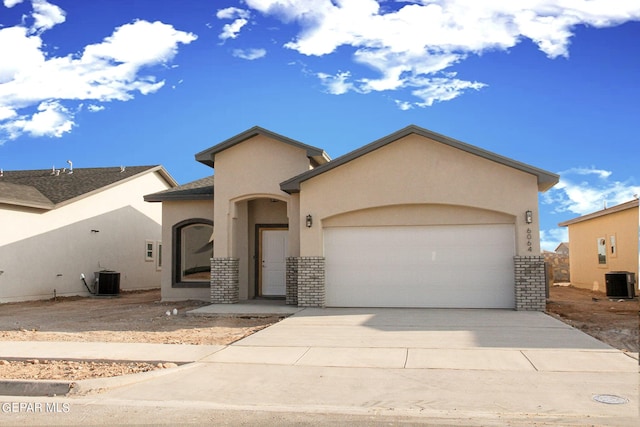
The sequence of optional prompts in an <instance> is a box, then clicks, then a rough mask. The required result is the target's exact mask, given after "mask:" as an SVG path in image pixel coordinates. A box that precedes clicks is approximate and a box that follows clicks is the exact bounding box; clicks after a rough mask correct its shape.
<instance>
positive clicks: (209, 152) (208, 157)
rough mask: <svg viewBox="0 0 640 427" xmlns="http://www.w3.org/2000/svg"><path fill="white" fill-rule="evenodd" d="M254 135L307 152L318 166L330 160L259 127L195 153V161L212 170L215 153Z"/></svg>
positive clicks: (320, 151) (319, 153)
mask: <svg viewBox="0 0 640 427" xmlns="http://www.w3.org/2000/svg"><path fill="white" fill-rule="evenodd" d="M256 135H264V136H267V137H269V138H271V139H275V140H278V141H281V142H284V143H286V144H289V145H292V146H294V147H298V148H301V149H304V150H306V152H307V157H308V158H309V159H313V160H314V161H315V162H316V163H318V164H325V163H327V162H328V161H329V160H330V158H329V156H328V155H327V153H325V152H324V150H322V149H320V148H317V147H313V146H311V145H307V144H304V143H302V142H300V141H296V140H295V139H291V138H288V137H286V136H283V135H280V134H277V133H275V132H271V131H270V130H267V129H264V128H262V127H260V126H254V127H252V128H251V129H248V130H246V131H244V132H242V133H239V134H238V135H236V136H233V137H231V138H229V139H227V140H225V141H222V142H221V143H219V144H216V145H214V146H213V147H210V148H207V149H206V150H203V151H201V152H199V153H197V154H196V155H195V158H196V161H198V162H200V163H202V164H205V165H207V166H209V167H211V168H213V167H214V164H215V156H216V154H217V153H219V152H221V151H224V150H226V149H227V148H230V147H233V146H234V145H236V144H239V143H241V142H243V141H246V140H248V139H250V138H253V137H254V136H256Z"/></svg>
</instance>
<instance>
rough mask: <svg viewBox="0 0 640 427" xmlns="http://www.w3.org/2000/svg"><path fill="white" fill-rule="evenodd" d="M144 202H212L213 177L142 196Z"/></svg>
mask: <svg viewBox="0 0 640 427" xmlns="http://www.w3.org/2000/svg"><path fill="white" fill-rule="evenodd" d="M144 200H145V202H164V201H169V200H213V175H211V176H207V177H204V178H200V179H197V180H195V181H191V182H188V183H186V184H184V185H179V186H177V187H174V188H169V189H167V190H164V191H159V192H157V193H153V194H148V195H146V196H144Z"/></svg>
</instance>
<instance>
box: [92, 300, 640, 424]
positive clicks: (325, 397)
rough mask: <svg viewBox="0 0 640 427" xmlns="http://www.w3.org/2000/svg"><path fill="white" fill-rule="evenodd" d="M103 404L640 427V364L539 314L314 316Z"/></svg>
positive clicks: (310, 312) (306, 314)
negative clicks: (188, 405) (639, 423)
mask: <svg viewBox="0 0 640 427" xmlns="http://www.w3.org/2000/svg"><path fill="white" fill-rule="evenodd" d="M167 390H171V392H170V393H168V392H167ZM600 396H603V397H602V399H601V400H605V401H607V402H612V401H617V400H616V399H617V398H620V399H619V401H620V402H621V403H620V404H612V403H600V402H598V401H597V400H594V398H599V397H600ZM101 397H102V398H105V399H109V398H117V399H118V401H119V402H122V401H123V399H124V400H134V401H145V402H159V403H162V402H164V403H166V404H169V405H171V404H175V402H181V401H189V402H191V403H192V404H193V403H194V402H200V403H202V404H205V405H206V404H209V405H213V407H216V408H220V407H225V408H236V409H244V410H246V409H251V410H272V411H285V412H289V411H293V412H296V413H300V412H304V413H318V412H323V413H332V414H336V413H337V414H366V415H375V416H376V417H380V419H379V420H384V419H385V417H395V416H400V415H402V416H408V417H416V419H417V420H431V422H433V420H437V422H438V423H445V422H446V423H458V422H463V424H465V425H467V424H468V425H475V424H479V425H491V424H493V423H494V422H496V423H497V424H501V423H503V422H505V421H506V420H511V421H510V422H513V423H519V422H522V423H524V424H528V423H531V422H533V421H536V422H539V423H546V422H549V423H561V424H564V425H572V424H575V425H581V424H583V423H585V422H587V423H589V424H595V425H598V424H600V423H602V425H636V423H637V417H638V362H637V360H635V359H633V358H631V357H629V356H628V355H625V354H624V353H622V352H621V351H618V350H615V349H613V348H611V347H609V346H607V345H605V344H603V343H601V342H600V341H598V340H596V339H594V338H591V337H590V336H588V335H586V334H583V333H582V332H580V331H578V330H576V329H574V328H571V327H570V326H567V325H565V324H564V323H562V322H559V321H557V320H555V319H553V318H551V317H549V316H547V315H545V314H543V313H538V312H515V311H507V310H427V309H309V308H307V309H304V310H302V311H299V312H298V313H296V314H295V315H293V316H291V317H289V318H287V319H284V320H283V321H281V322H279V323H277V324H275V325H273V326H271V327H269V328H267V329H264V330H262V331H260V332H258V333H256V334H254V335H251V336H250V337H247V338H245V339H243V340H240V341H238V342H236V343H235V344H233V345H231V346H228V347H226V348H223V349H222V350H220V351H217V352H215V353H213V354H211V355H208V356H206V357H203V358H202V359H200V360H199V362H198V363H195V364H193V365H190V366H189V367H188V368H184V369H180V370H179V371H177V372H176V373H175V374H174V375H164V376H162V377H159V378H155V379H153V380H152V381H147V382H144V383H140V384H135V385H131V386H127V387H123V388H119V389H117V390H114V391H110V392H107V393H105V394H103V395H102V396H101Z"/></svg>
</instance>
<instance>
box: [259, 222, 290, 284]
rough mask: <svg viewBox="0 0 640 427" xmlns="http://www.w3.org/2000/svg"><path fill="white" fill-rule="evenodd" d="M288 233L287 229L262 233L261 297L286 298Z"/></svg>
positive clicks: (262, 231) (266, 230)
mask: <svg viewBox="0 0 640 427" xmlns="http://www.w3.org/2000/svg"><path fill="white" fill-rule="evenodd" d="M287 235H288V231H287V230H285V229H275V230H268V229H263V230H261V233H260V247H261V251H260V255H261V263H262V266H261V270H260V273H261V274H260V295H262V296H285V294H286V277H287V273H286V271H287V269H286V253H287V245H288V239H287Z"/></svg>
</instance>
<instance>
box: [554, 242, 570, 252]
mask: <svg viewBox="0 0 640 427" xmlns="http://www.w3.org/2000/svg"><path fill="white" fill-rule="evenodd" d="M555 253H557V254H562V255H569V242H562V243H560V244H559V245H558V247H557V248H556V250H555Z"/></svg>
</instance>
